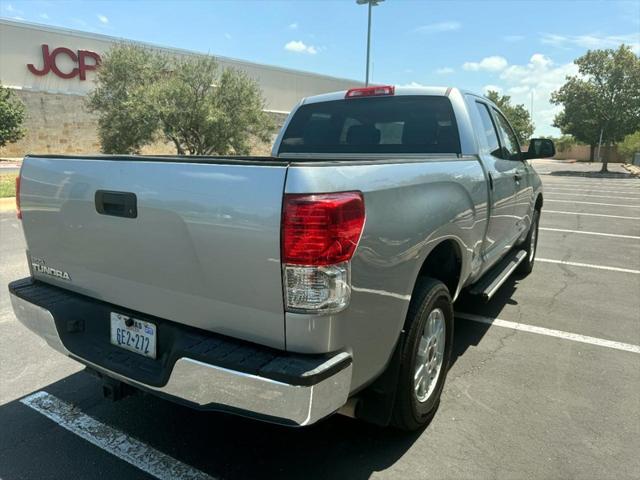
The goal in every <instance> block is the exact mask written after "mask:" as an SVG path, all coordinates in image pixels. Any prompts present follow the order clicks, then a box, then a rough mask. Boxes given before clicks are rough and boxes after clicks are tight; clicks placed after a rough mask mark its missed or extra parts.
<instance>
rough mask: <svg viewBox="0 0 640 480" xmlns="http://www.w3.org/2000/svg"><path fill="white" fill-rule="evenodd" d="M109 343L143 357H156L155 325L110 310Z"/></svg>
mask: <svg viewBox="0 0 640 480" xmlns="http://www.w3.org/2000/svg"><path fill="white" fill-rule="evenodd" d="M111 343H112V344H113V345H117V346H118V347H122V348H124V349H126V350H129V351H132V352H135V353H139V354H140V355H144V356H145V357H150V358H156V326H155V325H154V324H153V323H149V322H145V321H143V320H138V319H137V318H133V317H128V316H126V315H122V314H120V313H115V312H111Z"/></svg>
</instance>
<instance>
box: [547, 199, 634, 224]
mask: <svg viewBox="0 0 640 480" xmlns="http://www.w3.org/2000/svg"><path fill="white" fill-rule="evenodd" d="M545 201H546V200H545ZM542 213H543V214H547V213H557V214H559V215H586V216H587V217H608V218H619V219H621V220H640V217H625V216H624V215H606V214H604V213H585V212H564V211H561V210H547V209H544V210H542Z"/></svg>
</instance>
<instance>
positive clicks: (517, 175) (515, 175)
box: [513, 172, 522, 182]
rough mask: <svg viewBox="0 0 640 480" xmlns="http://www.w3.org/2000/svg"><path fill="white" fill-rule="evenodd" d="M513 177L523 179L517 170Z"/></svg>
mask: <svg viewBox="0 0 640 480" xmlns="http://www.w3.org/2000/svg"><path fill="white" fill-rule="evenodd" d="M513 178H514V179H515V181H516V182H519V181H520V180H522V175H520V174H519V173H518V172H516V173H514V174H513Z"/></svg>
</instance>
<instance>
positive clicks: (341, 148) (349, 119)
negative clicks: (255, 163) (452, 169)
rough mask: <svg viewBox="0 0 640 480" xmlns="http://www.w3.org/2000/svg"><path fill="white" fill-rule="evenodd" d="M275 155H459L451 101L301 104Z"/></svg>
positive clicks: (402, 97)
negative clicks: (277, 153)
mask: <svg viewBox="0 0 640 480" xmlns="http://www.w3.org/2000/svg"><path fill="white" fill-rule="evenodd" d="M279 153H453V154H459V153H460V138H459V135H458V127H457V124H456V120H455V115H454V113H453V108H452V106H451V101H450V100H449V99H448V98H447V97H444V96H429V95H420V96H418V95H398V96H384V97H376V98H355V99H344V100H335V101H330V102H318V103H310V104H307V105H302V106H301V107H300V108H299V109H298V110H297V112H296V113H295V115H294V116H293V118H292V119H291V122H290V123H289V126H288V127H287V130H286V131H285V133H284V135H283V138H282V143H281V144H280V150H279Z"/></svg>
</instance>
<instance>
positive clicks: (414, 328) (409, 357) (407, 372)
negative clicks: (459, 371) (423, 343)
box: [392, 278, 453, 430]
mask: <svg viewBox="0 0 640 480" xmlns="http://www.w3.org/2000/svg"><path fill="white" fill-rule="evenodd" d="M436 309H440V310H441V311H442V313H443V314H444V325H445V334H444V337H445V346H444V353H443V356H442V358H443V360H442V366H441V367H440V370H439V373H438V377H437V380H436V384H435V389H434V390H433V391H432V393H431V394H430V395H429V396H428V398H426V399H425V400H424V401H422V402H421V401H419V400H418V395H417V394H416V392H415V390H414V374H415V363H416V356H417V355H418V346H419V345H420V339H421V337H422V332H423V330H424V328H425V323H426V320H427V317H428V316H429V314H430V313H431V312H432V311H434V310H436ZM405 332H406V336H405V342H404V345H403V347H402V352H401V356H400V375H399V378H398V385H397V387H396V388H397V390H396V400H395V404H394V409H393V416H392V424H393V425H394V426H395V427H397V428H400V429H402V430H417V429H419V428H420V427H423V426H425V425H427V424H428V423H429V422H430V421H431V419H432V418H433V416H434V414H435V412H436V410H437V408H438V404H439V402H440V395H441V394H442V388H443V387H444V382H445V379H446V377H447V370H448V369H449V360H450V358H451V350H452V348H453V305H452V302H451V295H450V294H449V289H448V288H447V287H446V286H445V285H444V284H443V283H442V282H440V281H438V280H434V279H432V278H424V279H420V280H419V283H418V285H416V289H415V291H414V293H413V296H412V299H411V305H410V307H409V312H408V314H407V321H406V323H405Z"/></svg>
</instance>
